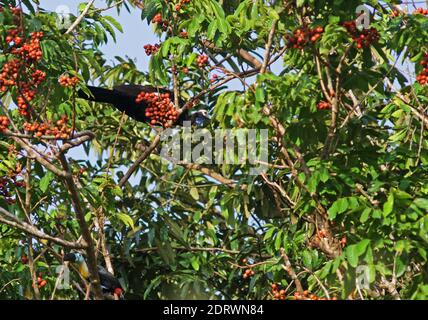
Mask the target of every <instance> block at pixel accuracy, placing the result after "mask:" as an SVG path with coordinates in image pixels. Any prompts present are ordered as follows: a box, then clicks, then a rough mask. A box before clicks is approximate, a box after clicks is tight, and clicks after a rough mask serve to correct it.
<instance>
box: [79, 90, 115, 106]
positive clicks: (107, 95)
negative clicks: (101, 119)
mask: <svg viewBox="0 0 428 320" xmlns="http://www.w3.org/2000/svg"><path fill="white" fill-rule="evenodd" d="M87 88H88V89H89V91H90V93H91V95H88V94H87V93H86V92H84V91H83V90H80V91H79V97H80V98H82V99H86V100H90V101H95V102H101V103H111V104H116V103H118V102H120V100H121V99H120V97H118V94H117V92H114V91H113V90H109V89H104V88H99V87H93V86H87Z"/></svg>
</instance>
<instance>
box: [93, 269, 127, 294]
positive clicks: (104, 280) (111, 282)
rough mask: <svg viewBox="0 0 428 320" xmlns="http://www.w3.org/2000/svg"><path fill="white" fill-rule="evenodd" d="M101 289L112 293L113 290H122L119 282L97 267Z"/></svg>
mask: <svg viewBox="0 0 428 320" xmlns="http://www.w3.org/2000/svg"><path fill="white" fill-rule="evenodd" d="M98 275H99V277H100V282H101V287H102V288H103V289H105V290H106V291H109V292H113V291H114V289H117V288H122V285H121V284H120V281H119V280H118V279H117V278H116V277H115V276H114V275H112V274H111V273H110V272H108V271H107V270H106V269H105V268H103V267H102V266H98Z"/></svg>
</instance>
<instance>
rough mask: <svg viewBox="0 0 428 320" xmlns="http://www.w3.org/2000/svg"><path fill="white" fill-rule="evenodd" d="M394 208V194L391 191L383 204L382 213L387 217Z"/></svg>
mask: <svg viewBox="0 0 428 320" xmlns="http://www.w3.org/2000/svg"><path fill="white" fill-rule="evenodd" d="M393 208H394V195H393V194H392V193H390V194H389V196H388V199H387V201H386V202H385V203H384V205H383V215H384V217H387V216H388V215H389V214H390V213H391V212H392V210H393Z"/></svg>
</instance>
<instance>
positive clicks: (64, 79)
mask: <svg viewBox="0 0 428 320" xmlns="http://www.w3.org/2000/svg"><path fill="white" fill-rule="evenodd" d="M58 82H59V84H60V85H61V86H63V87H74V86H76V85H77V84H78V83H79V78H78V77H76V76H74V77H69V76H67V75H62V76H61V77H59V80H58Z"/></svg>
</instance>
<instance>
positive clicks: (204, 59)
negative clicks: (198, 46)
mask: <svg viewBox="0 0 428 320" xmlns="http://www.w3.org/2000/svg"><path fill="white" fill-rule="evenodd" d="M196 63H197V64H198V67H199V68H203V67H205V66H206V65H207V64H208V56H207V55H206V54H201V55H199V56H198V58H197V59H196Z"/></svg>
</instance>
